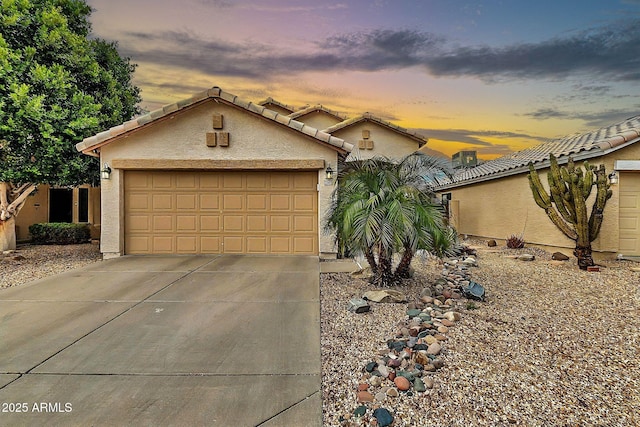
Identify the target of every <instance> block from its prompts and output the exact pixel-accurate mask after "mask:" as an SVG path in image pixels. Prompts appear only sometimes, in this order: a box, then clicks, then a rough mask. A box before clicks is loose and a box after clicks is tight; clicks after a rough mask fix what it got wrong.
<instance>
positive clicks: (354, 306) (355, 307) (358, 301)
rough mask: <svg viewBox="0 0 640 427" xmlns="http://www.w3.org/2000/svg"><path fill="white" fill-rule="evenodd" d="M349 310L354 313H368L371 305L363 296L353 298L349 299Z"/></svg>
mask: <svg viewBox="0 0 640 427" xmlns="http://www.w3.org/2000/svg"><path fill="white" fill-rule="evenodd" d="M348 310H349V311H351V312H353V313H366V312H368V311H369V310H371V306H370V305H369V304H368V303H367V301H365V300H363V299H362V298H352V299H351V300H349V307H348Z"/></svg>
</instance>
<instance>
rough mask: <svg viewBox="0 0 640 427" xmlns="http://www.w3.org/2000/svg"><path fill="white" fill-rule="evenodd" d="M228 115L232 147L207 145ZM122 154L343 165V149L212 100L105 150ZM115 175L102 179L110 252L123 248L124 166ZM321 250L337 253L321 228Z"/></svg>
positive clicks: (105, 246)
mask: <svg viewBox="0 0 640 427" xmlns="http://www.w3.org/2000/svg"><path fill="white" fill-rule="evenodd" d="M214 113H220V114H222V115H223V121H224V128H223V129H222V131H224V132H229V134H230V138H229V140H230V144H229V147H220V146H217V147H207V146H206V133H207V132H213V128H212V115H213V114H214ZM116 159H173V160H183V159H216V160H307V159H313V160H323V161H324V162H325V165H326V166H329V165H331V167H332V168H333V169H334V170H337V152H336V151H335V150H333V149H332V148H329V147H326V146H323V145H322V144H320V143H319V142H316V140H312V139H310V138H308V137H306V136H304V135H302V134H301V133H299V132H296V131H294V130H292V129H288V128H285V127H283V126H282V125H279V124H277V123H275V122H273V121H270V120H268V119H264V118H261V117H257V116H254V115H252V114H251V113H249V112H247V111H245V110H240V109H238V108H236V107H231V106H229V105H227V104H224V103H216V102H215V101H213V100H209V101H207V102H205V103H203V104H199V105H197V106H195V107H194V108H191V109H190V110H188V111H184V112H181V113H179V114H176V115H175V116H174V117H173V118H171V119H167V120H163V121H161V122H157V123H155V124H153V125H152V126H151V127H149V128H147V129H142V130H139V131H137V132H135V133H133V134H132V135H130V136H129V137H127V138H123V139H121V140H118V141H114V142H112V143H110V144H109V145H107V146H105V147H103V148H102V150H101V163H102V164H104V163H105V162H107V163H109V164H113V161H114V160H116ZM112 169H113V170H112V173H111V179H109V180H103V181H102V206H103V210H102V212H103V215H102V239H101V250H102V252H103V253H104V254H105V257H109V256H117V255H119V254H122V253H123V241H124V240H123V233H124V219H123V212H124V206H123V191H122V187H123V182H122V177H123V170H120V169H117V168H112ZM318 183H319V189H320V191H319V203H318V217H319V221H320V222H321V223H322V220H323V218H324V216H325V212H326V210H327V208H328V206H329V200H330V196H331V191H332V190H333V183H329V182H325V172H324V169H319V170H318ZM319 242H320V252H321V253H333V252H335V249H334V247H333V241H332V238H331V237H330V236H326V235H324V234H323V233H322V226H321V224H320V227H319Z"/></svg>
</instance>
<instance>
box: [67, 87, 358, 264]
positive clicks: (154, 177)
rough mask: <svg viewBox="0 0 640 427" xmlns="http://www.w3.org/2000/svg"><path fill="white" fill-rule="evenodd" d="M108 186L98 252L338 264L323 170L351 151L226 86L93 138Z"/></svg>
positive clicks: (88, 148) (89, 148)
mask: <svg viewBox="0 0 640 427" xmlns="http://www.w3.org/2000/svg"><path fill="white" fill-rule="evenodd" d="M76 148H77V149H78V150H79V151H82V152H83V153H85V154H88V155H92V156H97V157H99V158H100V163H101V164H102V165H103V170H104V171H105V176H104V177H103V178H108V179H103V180H102V183H101V193H102V219H101V230H102V237H101V242H100V245H101V251H102V253H103V255H104V257H105V258H111V257H117V256H120V255H124V254H208V253H212V254H213V253H216V254H228V253H253V254H304V255H320V256H332V255H334V254H335V248H334V242H333V239H332V237H331V236H327V235H324V234H323V233H322V226H321V221H322V219H323V218H322V217H323V215H324V212H326V210H327V209H328V207H329V204H330V200H331V192H332V190H333V188H334V181H333V180H332V179H326V169H328V168H329V167H331V168H332V169H334V170H335V169H336V168H337V163H338V160H339V158H343V157H345V156H346V155H348V154H349V153H350V152H351V150H352V149H353V146H352V145H351V144H349V143H348V142H345V141H344V140H343V139H341V138H338V137H336V136H332V135H330V134H328V133H326V132H322V131H319V130H318V129H316V128H313V127H311V126H309V125H305V124H304V123H302V122H299V121H296V120H293V119H292V118H290V117H288V115H283V114H281V113H278V112H276V111H273V110H271V109H268V108H266V107H265V106H262V105H259V104H254V103H252V102H248V101H245V100H243V99H240V98H238V97H237V96H235V95H233V94H231V93H228V92H226V91H224V90H222V89H220V88H218V87H214V88H212V89H209V90H206V91H203V92H200V93H198V94H196V95H194V96H193V97H191V98H189V99H185V100H182V101H179V102H177V103H174V104H170V105H167V106H165V107H163V108H161V109H158V110H156V111H152V112H150V113H148V114H146V115H144V116H141V117H138V118H137V119H134V120H131V121H128V122H125V123H123V124H122V125H119V126H116V127H113V128H111V129H109V130H106V131H104V132H102V133H100V134H98V135H95V136H92V137H90V138H86V139H85V140H84V141H82V142H81V143H79V144H77V145H76Z"/></svg>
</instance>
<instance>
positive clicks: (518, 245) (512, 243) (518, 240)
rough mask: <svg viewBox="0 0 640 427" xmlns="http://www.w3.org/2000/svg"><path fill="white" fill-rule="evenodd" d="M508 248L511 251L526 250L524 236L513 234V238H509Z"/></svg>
mask: <svg viewBox="0 0 640 427" xmlns="http://www.w3.org/2000/svg"><path fill="white" fill-rule="evenodd" d="M507 247H508V248H509V249H522V248H524V239H523V238H522V236H517V235H515V234H512V235H511V236H509V237H507Z"/></svg>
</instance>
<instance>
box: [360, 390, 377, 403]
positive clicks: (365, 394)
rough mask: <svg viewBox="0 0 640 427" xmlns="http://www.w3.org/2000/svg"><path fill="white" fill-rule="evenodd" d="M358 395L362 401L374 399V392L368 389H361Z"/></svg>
mask: <svg viewBox="0 0 640 427" xmlns="http://www.w3.org/2000/svg"><path fill="white" fill-rule="evenodd" d="M356 397H357V400H358V402H360V403H364V402H373V400H374V396H373V394H371V393H369V392H368V391H359V392H358V394H357V395H356Z"/></svg>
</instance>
